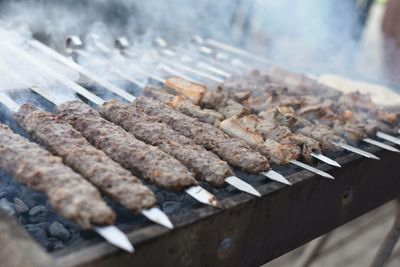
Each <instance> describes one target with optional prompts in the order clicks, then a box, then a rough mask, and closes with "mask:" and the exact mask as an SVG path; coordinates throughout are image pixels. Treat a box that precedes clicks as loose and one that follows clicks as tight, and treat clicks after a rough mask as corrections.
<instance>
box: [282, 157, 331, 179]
mask: <svg viewBox="0 0 400 267" xmlns="http://www.w3.org/2000/svg"><path fill="white" fill-rule="evenodd" d="M290 163H292V164H294V165H296V166H298V167H301V168H303V169H306V170H308V171H310V172H313V173H315V174H318V175H320V176H322V177H325V178H328V179H332V180H335V177H333V176H332V175H330V174H329V173H327V172H324V171H321V170H319V169H317V168H314V167H312V166H310V165H307V164H304V163H303V162H300V161H298V160H291V161H290Z"/></svg>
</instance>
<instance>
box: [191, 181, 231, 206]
mask: <svg viewBox="0 0 400 267" xmlns="http://www.w3.org/2000/svg"><path fill="white" fill-rule="evenodd" d="M185 192H186V193H188V194H189V195H190V196H192V197H193V198H194V199H196V200H197V201H199V202H201V203H204V204H206V205H211V206H213V207H215V208H220V209H222V207H223V206H222V204H221V202H220V201H219V200H218V199H217V198H216V197H215V196H214V195H213V194H211V193H210V192H208V191H207V190H205V189H204V188H203V187H201V186H198V185H196V186H191V187H189V188H186V189H185Z"/></svg>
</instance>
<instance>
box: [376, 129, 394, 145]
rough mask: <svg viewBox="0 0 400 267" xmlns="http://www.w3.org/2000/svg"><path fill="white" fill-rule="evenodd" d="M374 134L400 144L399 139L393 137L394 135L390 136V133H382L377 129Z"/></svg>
mask: <svg viewBox="0 0 400 267" xmlns="http://www.w3.org/2000/svg"><path fill="white" fill-rule="evenodd" d="M376 136H378V137H379V138H382V139H385V140H387V141H389V142H392V143H394V144H396V145H399V146H400V139H399V138H397V137H394V136H392V135H390V134H386V133H383V132H381V131H378V132H377V133H376Z"/></svg>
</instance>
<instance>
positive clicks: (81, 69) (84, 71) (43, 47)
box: [29, 40, 136, 102]
mask: <svg viewBox="0 0 400 267" xmlns="http://www.w3.org/2000/svg"><path fill="white" fill-rule="evenodd" d="M29 44H30V45H32V47H34V48H36V49H38V50H40V51H41V52H43V53H45V54H47V55H49V56H51V57H52V58H54V59H56V60H58V61H59V62H61V63H63V64H65V65H66V66H68V67H70V68H71V69H73V70H75V71H77V72H79V73H81V74H82V75H84V76H86V77H88V78H89V79H91V80H93V81H95V82H96V83H98V84H100V85H101V86H103V87H105V88H107V89H108V90H109V91H111V92H112V93H114V94H116V95H118V96H120V97H122V98H124V99H126V100H127V101H129V102H132V101H133V100H135V99H136V97H134V96H133V95H131V94H129V93H127V92H126V91H125V90H123V89H122V88H120V87H118V86H115V85H113V84H111V83H109V82H108V81H106V80H104V79H103V78H101V77H99V76H98V75H96V74H94V73H93V72H91V71H89V70H88V69H86V68H84V67H82V66H81V65H79V64H77V63H75V62H74V61H72V60H70V59H69V58H66V57H65V56H63V55H61V54H60V53H58V52H56V51H54V50H53V49H51V48H50V47H48V46H46V45H44V44H43V43H41V42H39V41H36V40H31V41H29Z"/></svg>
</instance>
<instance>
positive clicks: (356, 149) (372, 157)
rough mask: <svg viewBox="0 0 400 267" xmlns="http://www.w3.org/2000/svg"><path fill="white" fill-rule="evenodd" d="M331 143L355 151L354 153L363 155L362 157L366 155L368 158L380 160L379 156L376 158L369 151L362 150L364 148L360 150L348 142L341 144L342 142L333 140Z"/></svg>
mask: <svg viewBox="0 0 400 267" xmlns="http://www.w3.org/2000/svg"><path fill="white" fill-rule="evenodd" d="M332 144H334V145H336V146H339V147H341V148H343V149H345V150H348V151H350V152H353V153H356V154H358V155H360V156H363V157H366V158H370V159H376V160H380V158H378V157H377V156H375V155H374V154H372V153H369V152H367V151H364V150H361V149H359V148H357V147H354V146H351V145H348V144H343V143H335V142H332Z"/></svg>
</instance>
